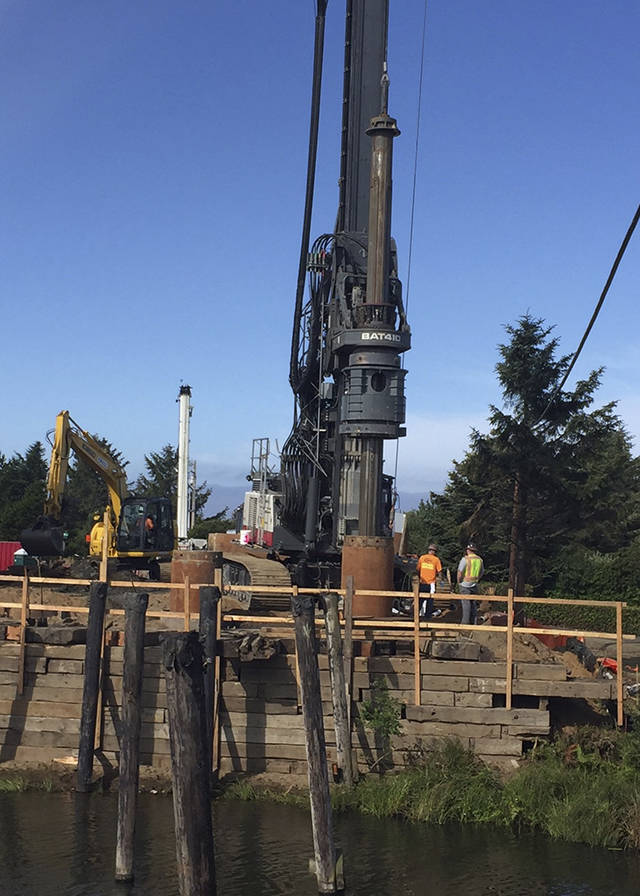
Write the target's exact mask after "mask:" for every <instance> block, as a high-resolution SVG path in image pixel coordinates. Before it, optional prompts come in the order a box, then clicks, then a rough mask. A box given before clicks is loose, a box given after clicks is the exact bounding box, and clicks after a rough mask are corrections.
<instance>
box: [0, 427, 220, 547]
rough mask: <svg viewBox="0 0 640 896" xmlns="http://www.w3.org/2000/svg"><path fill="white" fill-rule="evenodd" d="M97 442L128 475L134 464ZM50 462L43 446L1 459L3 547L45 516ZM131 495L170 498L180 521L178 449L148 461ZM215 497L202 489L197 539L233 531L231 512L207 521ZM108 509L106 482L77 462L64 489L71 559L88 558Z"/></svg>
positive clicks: (0, 532) (0, 530)
mask: <svg viewBox="0 0 640 896" xmlns="http://www.w3.org/2000/svg"><path fill="white" fill-rule="evenodd" d="M94 438H95V439H96V440H97V441H98V442H99V443H100V445H101V446H102V448H103V449H104V450H105V452H106V453H107V454H108V455H109V456H110V457H112V458H113V459H114V460H115V461H116V462H117V463H118V464H119V465H120V467H122V469H126V467H127V466H128V461H127V460H125V458H124V457H123V455H122V453H121V452H120V451H118V450H117V449H116V448H114V447H113V445H112V444H111V443H110V442H109V441H108V440H107V439H103V438H101V437H100V436H98V435H95V436H94ZM48 464H49V459H48V458H47V457H46V456H45V451H44V447H43V444H42V442H39V441H38V442H34V443H33V444H32V445H30V446H29V447H28V448H27V450H26V451H25V452H24V454H20V453H16V454H14V455H13V457H11V458H9V459H7V458H6V456H5V455H3V454H2V453H0V541H19V540H20V533H21V532H22V530H23V529H26V528H28V527H30V526H32V525H33V523H34V522H35V520H36V519H37V518H38V517H39V516H40V515H41V514H42V512H43V507H44V501H45V495H46V486H47V474H48ZM128 488H129V491H130V492H131V494H134V495H139V496H140V497H153V496H157V497H168V498H170V499H171V503H172V506H173V511H174V516H175V513H176V506H177V494H178V449H177V448H174V447H173V446H172V445H164V446H163V447H162V448H161V449H160V450H159V451H152V452H150V453H149V454H147V455H145V458H144V472H143V473H142V474H141V475H140V476H138V477H137V479H135V480H134V481H132V482H130V483H128ZM210 495H211V488H209V486H208V485H207V483H206V482H203V483H201V484H199V485H197V486H196V492H195V518H196V519H195V525H194V527H193V528H192V530H191V531H190V533H189V534H190V535H191V536H194V537H206V535H207V534H208V532H224V531H226V530H227V529H228V528H229V526H230V525H231V521H230V520H228V519H227V518H226V513H227V511H228V508H225V509H224V510H223V511H222V512H221V513H219V514H217V515H216V516H213V517H204V514H203V510H204V507H205V505H206V503H207V501H208V499H209V497H210ZM107 503H108V492H107V487H106V485H105V483H104V480H103V479H102V477H101V476H100V475H99V474H98V473H96V472H95V471H94V470H92V469H91V468H90V467H88V466H87V465H86V464H84V463H83V462H82V461H81V460H79V459H77V458H75V457H74V458H72V459H71V462H70V465H69V472H68V475H67V481H66V485H65V489H64V498H63V513H62V523H63V525H64V527H65V530H66V531H67V532H68V538H67V539H66V541H67V548H68V551H69V552H70V553H78V554H82V553H86V544H85V536H86V534H87V533H88V532H90V531H91V527H92V526H93V523H94V516H95V515H96V514H99V515H100V516H102V513H103V512H104V509H105V507H106V506H107Z"/></svg>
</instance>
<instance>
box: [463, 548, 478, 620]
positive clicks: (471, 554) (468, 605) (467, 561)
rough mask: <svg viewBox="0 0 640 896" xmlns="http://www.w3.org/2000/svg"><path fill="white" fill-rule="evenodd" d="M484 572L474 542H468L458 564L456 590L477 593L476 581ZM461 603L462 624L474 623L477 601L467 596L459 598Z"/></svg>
mask: <svg viewBox="0 0 640 896" xmlns="http://www.w3.org/2000/svg"><path fill="white" fill-rule="evenodd" d="M483 573H484V563H483V562H482V557H480V556H479V555H478V553H477V549H476V546H475V545H474V544H468V545H467V547H466V550H465V553H464V557H463V558H462V560H461V561H460V563H459V564H458V591H459V592H460V594H477V593H478V582H479V581H480V579H481V578H482V574H483ZM460 603H461V604H462V619H461V620H460V622H461V623H462V625H475V623H476V616H477V614H478V602H477V601H476V600H473V599H472V598H469V599H468V600H461V601H460Z"/></svg>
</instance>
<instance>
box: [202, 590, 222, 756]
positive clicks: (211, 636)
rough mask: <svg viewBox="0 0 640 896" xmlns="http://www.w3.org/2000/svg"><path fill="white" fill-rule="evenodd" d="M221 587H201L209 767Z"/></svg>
mask: <svg viewBox="0 0 640 896" xmlns="http://www.w3.org/2000/svg"><path fill="white" fill-rule="evenodd" d="M219 601H220V589H219V588H216V587H215V586H207V587H206V588H201V589H200V623H199V631H200V641H201V643H202V648H203V650H204V714H205V721H206V724H207V768H208V769H209V770H210V771H211V769H212V766H213V737H214V724H213V722H214V716H215V713H216V693H215V689H216V657H217V654H218V603H219Z"/></svg>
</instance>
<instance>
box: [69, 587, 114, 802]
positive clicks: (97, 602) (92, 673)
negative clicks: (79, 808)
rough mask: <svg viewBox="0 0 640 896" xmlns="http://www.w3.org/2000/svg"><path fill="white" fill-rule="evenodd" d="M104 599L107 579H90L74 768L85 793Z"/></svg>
mask: <svg viewBox="0 0 640 896" xmlns="http://www.w3.org/2000/svg"><path fill="white" fill-rule="evenodd" d="M106 602H107V583H106V582H92V583H91V587H90V591H89V619H88V622H87V646H86V649H85V655H84V682H83V686H82V716H81V719H80V744H79V746H78V771H77V781H76V789H77V790H79V791H80V792H82V793H86V792H87V791H88V790H89V789H90V787H91V774H92V772H93V751H94V746H95V736H96V718H97V715H98V689H99V687H100V654H101V653H102V633H103V629H104V611H105V606H106Z"/></svg>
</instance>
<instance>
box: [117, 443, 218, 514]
mask: <svg viewBox="0 0 640 896" xmlns="http://www.w3.org/2000/svg"><path fill="white" fill-rule="evenodd" d="M144 463H145V467H146V469H147V475H145V474H142V475H140V476H138V478H137V480H136V482H135V484H134V487H133V492H134V494H136V495H140V497H146V498H152V497H163V498H164V497H166V498H170V499H171V506H172V508H173V513H174V515H175V513H176V510H177V504H178V449H177V448H174V447H173V445H164V447H163V448H161V449H160V451H152V452H151V453H150V454H145V457H144ZM210 495H211V489H210V488H209V487H208V486H207V483H206V482H203V483H202V484H201V485H198V486H196V495H195V513H196V519H199V518H200V517H201V511H202V509H203V507H204V506H205V504H206V503H207V501H208V500H209V497H210Z"/></svg>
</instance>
